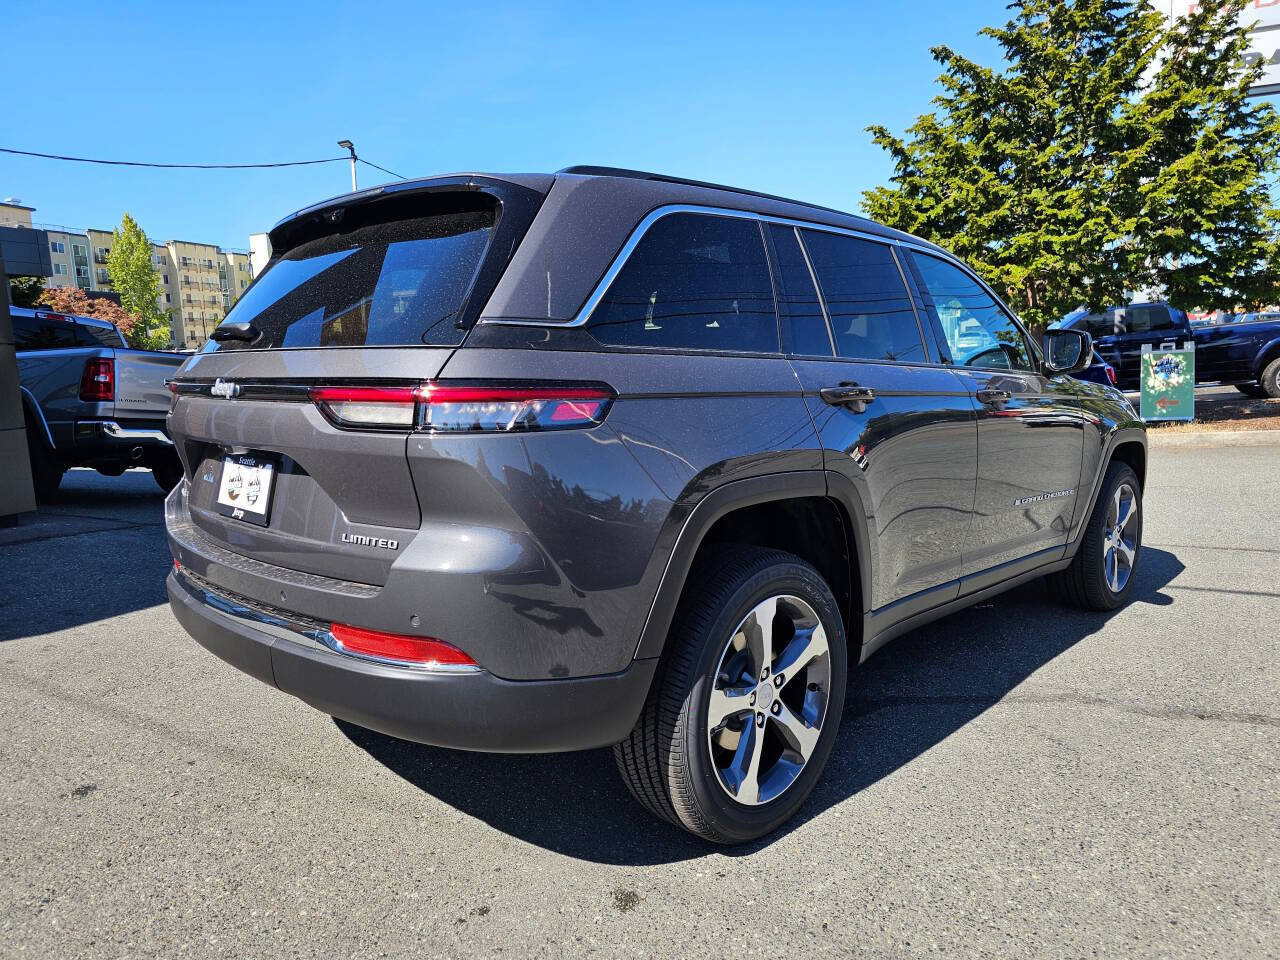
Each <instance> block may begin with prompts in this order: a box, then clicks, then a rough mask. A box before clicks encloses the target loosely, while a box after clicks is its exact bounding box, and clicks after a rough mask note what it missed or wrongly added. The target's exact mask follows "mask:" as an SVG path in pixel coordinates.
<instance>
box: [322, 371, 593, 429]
mask: <svg viewBox="0 0 1280 960" xmlns="http://www.w3.org/2000/svg"><path fill="white" fill-rule="evenodd" d="M310 395H311V399H312V400H313V401H314V402H315V404H316V406H318V407H319V408H320V410H321V412H322V413H323V414H324V415H325V416H326V417H327V418H328V419H329V421H330V422H331V423H333V424H334V425H335V426H339V427H345V428H348V429H356V430H407V429H414V430H423V431H427V432H431V433H474V432H490V433H517V432H524V431H532V430H564V429H572V428H580V427H594V426H595V425H596V424H598V423H600V422H602V421H603V420H604V418H605V414H606V413H608V411H609V405H610V404H611V403H612V402H613V399H614V392H613V391H612V390H611V389H609V388H608V387H606V386H603V385H601V384H586V385H576V384H563V383H557V384H545V385H539V384H521V385H519V386H513V385H506V384H459V383H438V382H436V381H427V382H425V383H421V384H418V385H417V386H416V387H411V386H396V387H375V386H369V387H360V386H354V387H336V386H335V387H312V388H311V390H310Z"/></svg>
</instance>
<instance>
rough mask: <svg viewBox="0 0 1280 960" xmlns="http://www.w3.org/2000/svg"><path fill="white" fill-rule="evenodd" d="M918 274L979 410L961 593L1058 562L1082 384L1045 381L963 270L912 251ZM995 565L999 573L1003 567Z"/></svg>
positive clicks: (1069, 509)
mask: <svg viewBox="0 0 1280 960" xmlns="http://www.w3.org/2000/svg"><path fill="white" fill-rule="evenodd" d="M907 256H908V258H909V259H910V262H911V265H912V268H913V275H914V277H915V279H916V282H917V283H918V284H919V286H920V287H921V293H922V294H923V295H924V296H925V299H926V311H927V313H928V315H929V317H930V320H931V321H932V322H933V323H934V324H935V325H936V329H937V331H938V334H939V336H938V340H939V341H940V345H941V346H944V347H945V348H946V349H947V350H948V351H949V352H950V354H951V356H950V359H951V361H952V362H953V364H954V365H953V367H952V369H953V370H954V371H955V374H956V376H957V377H958V378H959V379H960V380H961V381H962V382H963V383H964V385H965V388H966V390H967V392H968V393H969V394H970V395H972V397H973V398H974V401H975V404H976V407H977V410H978V483H977V495H976V498H975V501H974V510H973V519H972V522H971V524H970V526H969V534H968V537H967V538H966V544H965V548H964V559H963V563H962V567H961V573H962V576H964V577H967V578H972V579H971V580H970V581H968V582H966V583H965V584H964V585H963V587H962V590H963V591H964V592H967V591H969V590H970V589H980V588H981V587H983V586H985V585H987V583H989V582H994V581H996V580H999V579H1002V578H1004V577H1005V576H1009V575H1012V574H1014V573H1016V572H1018V571H1017V570H1013V569H1010V568H1009V566H1007V565H1024V564H1025V565H1026V566H1028V567H1030V566H1035V565H1037V564H1039V563H1043V562H1048V561H1049V560H1052V559H1056V556H1054V555H1053V552H1054V551H1058V550H1060V549H1061V548H1062V547H1064V546H1065V545H1066V542H1067V534H1068V532H1069V530H1070V526H1071V518H1072V515H1073V512H1074V510H1075V506H1076V498H1077V496H1078V487H1079V483H1080V468H1081V462H1082V459H1083V455H1084V429H1083V427H1084V417H1083V411H1082V408H1081V404H1080V403H1079V402H1078V399H1077V398H1078V397H1079V395H1080V393H1081V391H1082V390H1084V389H1086V388H1085V387H1084V386H1083V385H1081V384H1080V383H1078V382H1077V381H1075V380H1074V379H1072V378H1071V377H1065V376H1044V375H1043V374H1042V373H1041V372H1040V370H1039V363H1038V360H1037V358H1036V356H1035V355H1034V353H1033V351H1032V349H1031V345H1030V344H1029V342H1028V341H1027V337H1026V334H1025V332H1024V331H1023V330H1022V328H1021V327H1020V326H1019V325H1018V324H1017V323H1016V322H1015V321H1014V319H1013V318H1012V317H1011V316H1010V315H1009V314H1008V313H1006V312H1005V311H1004V310H1003V309H1002V308H1001V306H1000V305H999V304H998V303H997V302H996V301H995V299H994V298H993V297H992V296H991V295H990V293H989V292H988V291H987V290H986V288H985V287H983V286H982V285H981V284H980V283H979V282H978V281H977V280H976V279H975V278H974V277H972V276H971V275H970V274H969V273H968V272H967V271H964V270H962V269H960V267H958V266H957V265H955V264H954V263H951V262H950V261H947V260H944V259H942V258H940V257H934V256H930V255H928V254H925V253H918V252H914V251H913V252H911V253H909V254H908V255H907ZM997 568H998V569H997Z"/></svg>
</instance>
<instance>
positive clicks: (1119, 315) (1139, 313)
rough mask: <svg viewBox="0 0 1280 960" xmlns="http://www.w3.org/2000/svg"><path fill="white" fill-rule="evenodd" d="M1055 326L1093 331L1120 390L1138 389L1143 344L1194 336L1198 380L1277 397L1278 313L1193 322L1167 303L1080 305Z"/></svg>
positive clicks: (1279, 379) (1096, 347)
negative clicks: (1102, 307)
mask: <svg viewBox="0 0 1280 960" xmlns="http://www.w3.org/2000/svg"><path fill="white" fill-rule="evenodd" d="M1258 316H1262V315H1258ZM1268 316H1269V315H1268ZM1054 326H1055V327H1059V328H1066V329H1071V330H1086V331H1088V332H1089V333H1090V334H1092V335H1093V349H1094V352H1095V353H1096V354H1097V355H1098V356H1100V357H1102V359H1103V360H1105V361H1106V362H1107V363H1109V364H1111V366H1113V367H1115V370H1116V377H1117V380H1118V383H1117V386H1119V387H1120V389H1121V390H1137V389H1138V386H1139V384H1138V377H1139V366H1140V364H1141V362H1142V361H1141V357H1142V348H1143V346H1144V345H1146V344H1151V346H1152V347H1153V348H1157V349H1158V348H1159V346H1160V345H1161V344H1165V343H1176V344H1178V345H1179V346H1181V345H1182V344H1183V343H1187V342H1194V343H1195V345H1196V383H1224V384H1232V385H1233V386H1235V387H1236V389H1238V390H1239V391H1240V392H1241V393H1245V394H1248V395H1249V396H1251V397H1277V398H1280V319H1259V320H1254V321H1251V322H1245V323H1224V324H1212V325H1208V326H1197V327H1193V326H1192V325H1191V322H1190V320H1188V319H1187V315H1186V314H1185V313H1184V312H1183V311H1181V310H1178V309H1176V308H1175V307H1171V306H1169V304H1167V303H1131V304H1129V305H1128V306H1127V307H1113V308H1112V309H1110V310H1104V311H1102V312H1100V313H1088V312H1087V311H1084V310H1081V311H1078V312H1076V313H1073V314H1070V315H1069V316H1067V317H1064V318H1063V319H1062V320H1060V321H1058V323H1056V324H1054Z"/></svg>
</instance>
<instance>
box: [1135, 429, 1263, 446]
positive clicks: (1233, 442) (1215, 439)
mask: <svg viewBox="0 0 1280 960" xmlns="http://www.w3.org/2000/svg"><path fill="white" fill-rule="evenodd" d="M1147 446H1149V447H1268V446H1280V430H1212V429H1209V430H1196V431H1189V432H1186V433H1170V434H1168V435H1167V436H1161V431H1156V432H1154V433H1153V432H1151V431H1148V432H1147Z"/></svg>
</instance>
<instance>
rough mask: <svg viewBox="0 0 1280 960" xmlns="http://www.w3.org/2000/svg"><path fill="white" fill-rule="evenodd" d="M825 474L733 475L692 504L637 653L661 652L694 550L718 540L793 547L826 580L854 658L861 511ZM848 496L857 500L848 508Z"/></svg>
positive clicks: (863, 584) (861, 588) (862, 557)
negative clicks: (832, 486) (829, 483)
mask: <svg viewBox="0 0 1280 960" xmlns="http://www.w3.org/2000/svg"><path fill="white" fill-rule="evenodd" d="M827 480H828V475H827V474H825V473H824V472H823V471H821V470H803V471H793V472H788V473H780V474H772V475H768V476H761V477H751V478H748V479H744V480H735V481H731V482H729V483H726V484H724V485H723V486H720V487H717V488H716V489H714V490H712V491H711V492H710V493H708V494H707V495H706V496H704V497H703V498H702V499H701V500H699V501H698V503H697V504H696V505H694V507H693V509H692V510H691V511H690V513H689V515H688V517H687V519H686V520H685V522H684V524H683V527H682V528H681V530H680V534H679V537H678V538H677V540H676V545H675V547H674V549H673V550H672V552H671V554H670V556H669V558H668V560H667V564H666V568H665V570H664V572H663V575H662V580H661V582H660V584H659V586H658V590H657V593H656V595H655V597H654V600H653V603H652V604H651V605H650V608H649V615H648V617H647V618H646V620H645V624H644V627H643V629H642V631H641V635H640V642H639V644H638V645H637V648H636V653H635V656H636V658H637V659H645V658H650V657H657V656H661V654H662V651H663V648H664V645H665V643H666V638H667V633H668V631H669V630H670V627H671V622H672V618H673V617H674V615H675V610H676V606H677V604H678V603H679V600H680V596H681V594H682V593H683V592H684V589H685V586H686V584H687V582H688V578H689V572H690V570H692V568H693V565H694V562H695V561H696V559H697V557H698V554H699V552H700V551H702V550H703V549H704V548H706V547H710V546H712V545H715V544H719V543H725V542H745V543H751V544H753V545H755V546H763V547H773V548H776V549H781V550H786V551H787V552H789V553H794V554H796V555H798V556H800V557H801V558H802V559H804V560H806V561H808V562H810V563H812V564H813V566H814V567H815V568H817V570H818V571H819V572H820V573H821V574H822V575H823V577H824V579H826V580H827V582H828V584H829V586H830V587H831V590H832V592H833V593H834V594H835V596H836V601H837V603H838V604H839V606H840V612H841V615H842V617H843V618H844V625H845V632H846V635H847V638H848V643H849V645H850V647H851V649H850V657H851V658H852V659H851V662H853V663H857V652H858V650H857V647H855V646H854V645H855V644H857V645H860V644H861V642H862V626H863V612H864V610H863V605H864V602H865V601H864V598H865V597H867V596H868V595H869V584H870V571H869V569H868V566H867V562H868V557H869V554H868V552H867V549H866V536H867V534H866V524H865V517H866V514H865V513H864V512H861V501H860V498H858V495H857V491H856V490H852V489H851V490H850V491H845V492H844V495H843V496H842V495H839V494H837V492H836V491H829V490H828V486H827ZM850 497H852V499H853V502H854V503H855V504H856V505H857V506H856V507H855V508H854V509H850Z"/></svg>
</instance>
